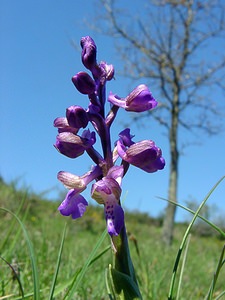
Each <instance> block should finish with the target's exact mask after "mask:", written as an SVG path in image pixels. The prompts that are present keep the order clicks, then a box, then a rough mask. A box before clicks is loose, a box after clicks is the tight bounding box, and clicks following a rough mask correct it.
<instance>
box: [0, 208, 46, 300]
mask: <svg viewBox="0 0 225 300" xmlns="http://www.w3.org/2000/svg"><path fill="white" fill-rule="evenodd" d="M0 210H3V211H5V212H7V213H9V214H11V215H12V216H13V217H14V218H15V219H16V220H17V222H18V223H19V225H20V227H21V228H22V231H23V234H24V237H25V240H26V243H27V248H28V251H29V255H30V261H31V267H32V274H33V284H34V300H39V299H40V290H39V278H38V270H37V264H36V258H35V254H34V249H33V246H32V243H31V240H30V238H29V235H28V232H27V230H26V228H25V226H24V225H23V222H22V221H21V220H20V219H19V217H18V216H17V215H16V214H14V213H13V212H11V211H10V210H8V209H7V208H4V207H0Z"/></svg>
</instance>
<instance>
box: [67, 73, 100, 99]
mask: <svg viewBox="0 0 225 300" xmlns="http://www.w3.org/2000/svg"><path fill="white" fill-rule="evenodd" d="M72 82H73V84H74V85H75V87H76V89H77V90H78V91H79V92H80V93H81V94H85V95H90V94H93V93H94V92H95V82H94V80H93V79H92V78H91V76H90V75H88V74H87V73H86V72H79V73H77V74H76V75H75V76H73V77H72Z"/></svg>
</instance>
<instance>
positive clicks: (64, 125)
mask: <svg viewBox="0 0 225 300" xmlns="http://www.w3.org/2000/svg"><path fill="white" fill-rule="evenodd" d="M53 125H54V127H57V128H58V132H59V133H61V132H72V133H74V134H77V133H78V131H79V128H75V127H71V126H70V125H69V123H68V120H67V118H65V117H60V118H56V119H55V120H54V124H53Z"/></svg>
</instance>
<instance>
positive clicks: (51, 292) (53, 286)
mask: <svg viewBox="0 0 225 300" xmlns="http://www.w3.org/2000/svg"><path fill="white" fill-rule="evenodd" d="M66 227H67V223H65V227H64V230H63V234H62V240H61V244H60V248H59V253H58V259H57V263H56V269H55V273H54V277H53V281H52V286H51V290H50V294H49V298H48V299H49V300H52V299H53V295H54V291H55V286H56V280H57V276H58V273H59V266H60V262H61V257H62V251H63V246H64V241H65V236H66Z"/></svg>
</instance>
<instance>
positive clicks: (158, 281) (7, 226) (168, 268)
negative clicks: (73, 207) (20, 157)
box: [0, 182, 225, 300]
mask: <svg viewBox="0 0 225 300" xmlns="http://www.w3.org/2000/svg"><path fill="white" fill-rule="evenodd" d="M0 188H1V195H0V206H1V207H3V208H4V209H3V210H0V214H1V215H0V256H1V260H0V299H22V296H21V293H22V294H24V299H64V298H65V299H67V298H66V295H67V291H68V290H69V287H70V285H71V284H72V283H73V281H74V282H75V284H77V287H76V288H75V291H74V292H73V295H72V296H71V299H76V300H79V299H87V300H89V299H102V300H103V299H109V297H108V295H107V290H106V284H105V273H106V269H107V267H108V265H109V264H110V263H111V262H112V253H111V249H110V247H109V245H110V240H109V237H108V235H107V234H105V235H104V238H103V242H102V244H101V245H99V247H98V249H97V252H96V253H95V255H94V257H95V259H92V260H91V261H90V265H89V266H88V267H87V269H86V270H85V272H83V274H82V278H81V277H79V276H80V275H81V271H82V269H81V268H82V267H83V266H84V265H85V264H86V262H87V260H88V258H89V255H90V254H91V253H93V252H92V251H93V249H94V247H95V245H96V244H97V243H98V241H99V239H100V236H101V235H102V233H103V231H104V230H105V221H104V217H103V209H102V207H100V206H99V207H97V208H95V207H88V210H87V212H86V214H85V217H84V218H81V219H77V220H72V219H70V218H68V219H67V218H64V217H62V216H61V215H60V214H59V213H58V211H57V206H58V204H57V203H55V202H48V201H45V200H43V199H40V198H39V197H38V196H37V195H32V194H26V193H25V192H23V191H17V190H16V189H15V186H14V185H13V184H12V185H6V184H4V183H3V182H1V186H0ZM5 209H8V210H10V211H11V212H13V213H15V214H16V215H17V216H18V218H19V220H21V223H19V220H17V219H16V217H15V216H14V215H12V214H11V213H9V212H7V211H6V210H5ZM65 222H67V227H66V236H65V239H64V245H63V250H62V252H60V247H61V242H62V236H63V232H64V227H65ZM126 225H127V230H128V231H129V237H130V239H129V244H130V251H131V256H132V260H133V263H134V267H135V270H136V273H137V278H138V281H139V285H140V290H141V292H142V295H143V299H147V300H151V299H156V300H161V299H167V297H168V293H169V289H170V283H171V278H172V274H173V268H174V264H175V260H176V256H177V253H178V250H179V247H180V244H181V241H182V238H183V236H184V233H185V231H186V229H187V226H188V224H176V226H175V239H174V243H173V245H172V246H171V247H170V248H165V247H164V246H163V244H162V243H161V240H160V232H161V227H160V222H158V220H153V219H151V218H150V217H148V216H147V215H144V214H141V213H127V214H126ZM207 226H208V225H207ZM208 227H209V226H208ZM209 229H210V228H209ZM209 232H212V231H210V230H209ZM26 234H27V235H26ZM30 242H31V244H29V243H30ZM224 244H225V243H224V237H222V236H221V235H220V234H218V233H217V232H216V231H215V233H214V234H212V233H211V234H210V235H209V236H201V235H200V234H199V233H197V231H196V230H193V231H192V233H191V235H189V242H188V248H187V253H186V256H184V255H183V254H184V252H185V251H184V252H183V253H182V257H181V261H180V263H179V266H178V276H177V280H176V281H175V290H176V291H178V290H179V296H178V298H174V299H179V300H182V299H184V300H189V299H191V300H195V299H196V300H200V299H225V294H223V292H224V291H225V270H224V259H225V258H224V256H223V257H222V261H221V270H220V272H218V280H217V282H216V285H215V289H214V293H213V295H212V296H210V297H211V298H206V295H207V293H208V290H209V288H210V285H211V282H212V280H213V276H214V273H215V272H216V269H217V265H218V261H219V258H220V255H221V253H222V250H223V249H224V248H223V247H224ZM29 247H30V248H29ZM30 250H31V251H30ZM59 253H61V257H60V259H59ZM99 254H101V255H100V257H98V255H99ZM184 257H185V259H184ZM57 260H59V261H60V265H59V271H58V276H57V280H56V283H55V284H53V282H54V278H55V275H56V273H55V270H56V267H57V266H58V264H57ZM183 262H184V263H185V264H184V266H183V269H181V268H182V263H183ZM86 266H87V265H86ZM83 270H84V269H83ZM35 272H36V273H35ZM33 274H36V277H37V278H36V279H35V278H34V276H33ZM180 274H182V278H181V279H182V281H181V284H180V288H178V284H179V283H178V281H179V276H180ZM33 278H34V279H33ZM80 279H82V280H80ZM79 280H80V281H79ZM52 285H53V286H54V293H55V296H54V297H53V296H51V287H52ZM35 289H36V292H35ZM35 293H36V294H35Z"/></svg>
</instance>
